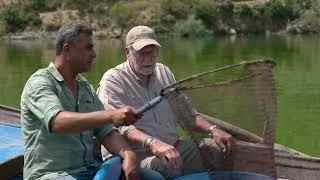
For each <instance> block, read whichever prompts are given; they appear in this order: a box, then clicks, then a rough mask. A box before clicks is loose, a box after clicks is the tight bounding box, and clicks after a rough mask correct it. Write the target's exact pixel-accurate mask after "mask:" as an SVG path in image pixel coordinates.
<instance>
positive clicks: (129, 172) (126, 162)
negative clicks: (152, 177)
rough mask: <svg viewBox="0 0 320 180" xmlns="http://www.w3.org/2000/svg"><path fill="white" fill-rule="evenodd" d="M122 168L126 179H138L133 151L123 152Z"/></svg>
mask: <svg viewBox="0 0 320 180" xmlns="http://www.w3.org/2000/svg"><path fill="white" fill-rule="evenodd" d="M123 156H124V158H123V162H122V169H123V172H124V176H123V177H125V179H126V180H138V179H140V178H139V166H138V163H137V158H136V155H135V153H134V152H132V151H126V152H124V153H123Z"/></svg>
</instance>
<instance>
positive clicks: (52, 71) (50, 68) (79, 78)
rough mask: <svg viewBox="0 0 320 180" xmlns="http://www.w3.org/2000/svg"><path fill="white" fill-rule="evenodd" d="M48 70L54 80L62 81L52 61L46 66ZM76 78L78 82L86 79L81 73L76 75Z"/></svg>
mask: <svg viewBox="0 0 320 180" xmlns="http://www.w3.org/2000/svg"><path fill="white" fill-rule="evenodd" d="M48 71H49V72H50V74H51V75H52V76H53V77H54V78H55V79H56V80H58V81H64V78H63V76H62V75H61V74H60V72H59V71H58V69H57V68H56V66H55V65H54V64H53V63H52V62H50V64H49V66H48ZM76 80H77V81H79V82H87V80H86V79H85V78H84V77H83V76H82V75H81V74H78V75H77V79H76Z"/></svg>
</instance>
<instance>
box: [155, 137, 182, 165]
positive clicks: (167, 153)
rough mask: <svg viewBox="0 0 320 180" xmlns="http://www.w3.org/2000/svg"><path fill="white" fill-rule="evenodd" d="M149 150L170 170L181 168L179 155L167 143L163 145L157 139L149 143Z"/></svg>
mask: <svg viewBox="0 0 320 180" xmlns="http://www.w3.org/2000/svg"><path fill="white" fill-rule="evenodd" d="M150 149H151V151H152V153H153V154H154V155H155V156H157V157H159V158H160V160H161V161H162V162H163V163H164V164H165V165H166V166H167V167H171V168H181V167H182V159H181V156H180V153H179V152H178V151H177V149H176V148H175V147H174V146H172V145H170V144H167V143H164V142H162V141H160V140H158V139H154V140H153V141H152V142H151V143H150Z"/></svg>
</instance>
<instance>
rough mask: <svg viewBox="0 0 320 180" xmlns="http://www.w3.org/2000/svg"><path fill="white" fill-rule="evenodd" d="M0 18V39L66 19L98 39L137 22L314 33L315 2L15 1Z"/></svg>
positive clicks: (172, 27)
mask: <svg viewBox="0 0 320 180" xmlns="http://www.w3.org/2000/svg"><path fill="white" fill-rule="evenodd" d="M0 14H1V16H0V35H2V36H3V35H7V34H10V33H17V32H23V31H24V32H26V31H31V32H35V31H37V32H51V31H56V30H57V29H58V28H59V27H60V26H61V25H62V24H63V23H65V22H68V21H70V20H81V21H84V22H85V23H88V24H90V25H91V26H92V27H93V28H94V30H95V34H96V35H97V36H103V37H120V36H121V35H122V34H124V33H125V32H126V31H127V30H128V29H129V28H130V27H132V26H134V25H137V24H145V25H148V26H151V27H153V28H155V29H156V31H157V32H159V33H160V34H166V35H177V36H204V35H211V34H246V33H265V32H290V33H310V32H311V33H319V32H320V21H319V19H320V5H319V1H317V0H304V1H300V0H269V1H268V0H264V1H263V0H260V1H239V0H237V1H225V0H215V1H214V0H131V1H126V0H90V1H88V0H20V1H17V2H16V3H14V4H9V5H3V6H1V7H0Z"/></svg>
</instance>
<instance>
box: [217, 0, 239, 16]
mask: <svg viewBox="0 0 320 180" xmlns="http://www.w3.org/2000/svg"><path fill="white" fill-rule="evenodd" d="M234 8H235V7H234V5H233V3H232V2H231V1H226V2H222V3H220V4H219V5H218V11H219V16H220V17H221V18H223V19H231V18H232V17H233V12H234Z"/></svg>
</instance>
